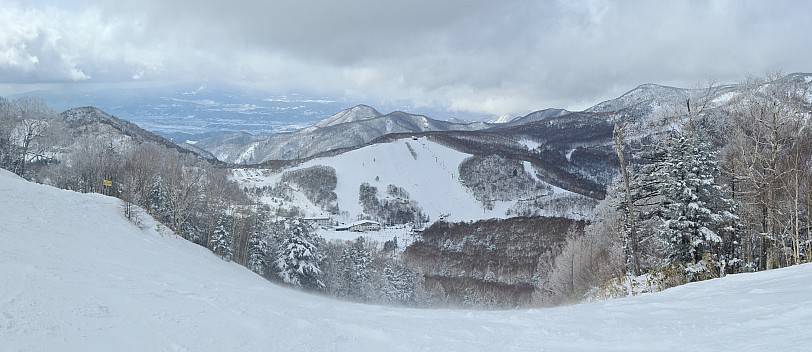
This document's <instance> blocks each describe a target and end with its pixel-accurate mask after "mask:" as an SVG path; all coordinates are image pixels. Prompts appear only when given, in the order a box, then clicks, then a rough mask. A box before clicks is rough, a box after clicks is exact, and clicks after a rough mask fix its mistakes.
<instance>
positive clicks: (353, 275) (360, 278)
mask: <svg viewBox="0 0 812 352" xmlns="http://www.w3.org/2000/svg"><path fill="white" fill-rule="evenodd" d="M370 262H371V259H370V253H369V251H367V249H366V248H365V243H364V238H363V237H358V238H357V239H356V240H355V242H353V244H352V245H351V246H350V247H349V248H347V249H344V252H343V253H342V255H341V258H340V263H341V267H342V279H343V280H342V281H343V282H342V286H343V287H342V288H343V290H340V291H343V292H341V293H342V294H343V295H346V296H350V297H354V298H356V299H359V300H362V301H365V300H368V299H369V295H370V290H371V282H370Z"/></svg>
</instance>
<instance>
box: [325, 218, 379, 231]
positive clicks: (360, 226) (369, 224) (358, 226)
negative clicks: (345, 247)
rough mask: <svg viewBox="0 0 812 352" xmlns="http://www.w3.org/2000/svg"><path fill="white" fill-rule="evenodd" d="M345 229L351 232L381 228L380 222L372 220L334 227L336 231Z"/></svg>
mask: <svg viewBox="0 0 812 352" xmlns="http://www.w3.org/2000/svg"><path fill="white" fill-rule="evenodd" d="M345 229H346V230H349V231H352V232H367V231H379V230H380V229H381V224H379V223H377V222H375V221H372V220H361V221H356V222H354V223H352V224H349V226H346V227H342V228H336V231H342V230H345Z"/></svg>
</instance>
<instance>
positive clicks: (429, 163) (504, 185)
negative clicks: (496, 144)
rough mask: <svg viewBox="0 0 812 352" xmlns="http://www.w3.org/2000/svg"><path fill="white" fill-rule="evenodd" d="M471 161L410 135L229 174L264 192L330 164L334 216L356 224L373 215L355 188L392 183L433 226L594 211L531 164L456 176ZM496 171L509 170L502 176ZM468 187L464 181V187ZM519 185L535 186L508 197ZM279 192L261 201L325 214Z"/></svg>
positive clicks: (297, 194) (381, 190)
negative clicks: (442, 221)
mask: <svg viewBox="0 0 812 352" xmlns="http://www.w3.org/2000/svg"><path fill="white" fill-rule="evenodd" d="M471 157H472V154H468V153H464V152H460V151H457V150H455V149H452V148H450V147H447V146H445V145H443V144H439V143H438V142H437V141H435V140H433V139H432V138H428V137H423V138H416V137H415V138H414V139H412V138H402V139H396V140H394V141H391V142H385V143H377V144H372V145H369V146H366V147H364V148H361V149H357V150H353V151H349V152H346V153H342V154H338V155H335V156H332V157H324V158H316V159H312V160H309V161H307V162H304V163H302V164H300V165H298V166H296V167H292V168H289V169H285V170H283V171H281V172H280V171H273V170H268V169H236V170H235V174H234V175H235V178H236V179H237V180H238V181H240V182H241V184H242V185H243V186H244V187H248V188H254V189H266V190H268V189H272V188H275V187H279V185H281V184H283V183H284V182H281V181H282V178H283V175H284V173H285V172H290V171H294V170H303V169H308V168H312V167H316V166H326V167H329V168H331V169H332V170H334V172H335V176H336V178H337V183H336V186H335V188H334V190H333V192H335V194H336V197H337V199H336V203H335V205H336V206H337V209H338V211H339V212H340V213H341V214H343V215H341V216H336V219H337V220H342V221H353V220H354V219H356V217H357V216H359V215H362V214H364V213H366V214H367V215H374V214H369V212H368V211H366V212H365V209H364V208H363V206H362V204H361V203H360V202H359V191H360V187H361V185H362V184H364V183H367V184H369V185H371V186H374V187H375V188H377V196H378V198H380V199H382V200H385V199H396V198H397V197H395V196H392V195H390V194H387V188H389V185H393V186H395V187H398V188H402V189H403V190H404V191H405V192H406V193H407V194H408V200H411V201H414V202H416V204H417V206H419V207H420V208H421V209H422V212H423V214H425V215H428V217H429V220H430V221H429V222H434V221H435V220H437V219H438V218H440V217H441V215H445V218H447V219H448V220H449V221H471V220H478V219H488V218H504V217H507V216H511V215H516V214H521V213H522V212H526V211H531V210H532V212H533V213H534V214H538V215H548V216H567V217H579V215H577V212H578V211H581V210H584V209H581V208H579V207H577V206H571V207H570V206H567V207H560V206H556V204H557V203H560V202H566V201H572V202H574V203H577V202H578V201H583V202H586V203H588V204H587V205H586V207H587V208H589V207H591V206H594V204H591V203H589V200H588V199H587V198H586V197H583V196H580V195H578V194H575V193H573V192H570V191H567V190H564V189H562V188H559V187H555V186H551V185H550V184H548V183H547V182H545V181H544V180H541V179H539V178H538V176H537V170H536V169H535V167H534V166H533V164H531V163H530V162H521V161H516V160H512V161H511V160H501V163H497V164H483V165H479V166H477V165H473V166H472V167H471V170H470V171H467V172H466V170H467V169H465V168H463V173H462V174H461V171H460V170H461V169H460V167H461V165H463V166H464V165H466V164H467V163H470V162H471V161H474V160H471V159H470V158H471ZM495 165H497V166H495ZM499 167H502V168H505V169H506V170H504V172H500V170H498V168H499ZM508 170H509V171H508ZM513 171H515V175H514V174H513ZM489 178H492V179H489ZM479 180H483V181H484V180H489V181H488V182H487V187H485V186H484V185H481V184H478V183H475V182H480V181H479ZM465 182H468V184H467V186H466V183H465ZM520 182H525V183H528V184H530V185H531V186H528V187H533V190H532V191H530V190H528V191H527V192H524V193H522V194H518V193H511V192H509V191H510V190H511V189H513V188H515V187H517V186H518V185H519V184H520ZM480 186H481V187H482V189H480V188H479V187H480ZM278 193H279V192H276V193H275V194H269V193H267V192H266V193H265V195H264V197H263V201H264V202H265V203H267V204H269V205H271V206H277V207H288V208H289V207H293V206H295V207H298V208H300V209H302V211H303V212H305V214H304V215H305V216H313V215H318V214H323V213H325V209H324V207H320V206H318V205H316V204H313V202H312V201H309V200H308V199H306V198H307V197H305V196H304V195H303V194H302V193H303V187H293V188H292V189H291V193H290V197H288V198H289V199H287V200H285V199H283V198H285V197H281V196H280V194H278ZM337 215H338V214H337Z"/></svg>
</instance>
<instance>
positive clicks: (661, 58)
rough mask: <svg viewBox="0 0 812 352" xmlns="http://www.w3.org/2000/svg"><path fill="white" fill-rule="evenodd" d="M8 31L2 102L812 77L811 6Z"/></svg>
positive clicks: (597, 97) (562, 9)
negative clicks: (137, 89)
mask: <svg viewBox="0 0 812 352" xmlns="http://www.w3.org/2000/svg"><path fill="white" fill-rule="evenodd" d="M0 28H2V30H0V94H14V93H20V92H22V91H25V90H29V89H32V88H38V87H47V86H49V85H54V84H56V85H60V86H64V85H66V84H67V86H73V87H75V86H77V85H78V86H80V87H91V86H99V85H101V84H104V85H105V86H106V87H110V86H113V87H115V86H116V85H118V84H122V85H123V84H133V83H134V82H137V83H139V84H150V83H151V84H164V83H169V82H192V81H203V80H210V81H227V82H232V83H237V84H241V85H246V86H250V87H253V88H258V89H262V90H267V91H268V92H269V93H293V92H313V93H318V94H323V95H326V96H332V97H340V98H347V99H349V100H355V101H359V102H367V103H369V104H371V105H375V104H376V103H377V102H388V101H404V100H405V101H410V102H412V103H413V104H414V105H415V106H426V105H429V106H436V107H442V108H447V109H451V110H455V109H456V110H466V111H474V112H484V113H489V114H495V115H501V114H507V113H511V114H520V113H526V112H530V111H533V110H538V109H543V108H548V107H560V108H568V109H573V110H574V109H583V108H586V107H588V106H591V105H593V104H595V103H598V102H600V101H602V100H605V99H609V98H613V97H617V96H619V95H620V94H622V93H624V92H626V91H628V90H630V89H632V88H634V87H636V86H637V85H640V84H642V83H647V82H652V83H658V84H664V85H673V86H679V87H686V88H691V87H696V86H697V85H698V84H700V83H702V82H707V81H708V80H714V81H718V82H722V83H732V82H737V81H740V80H742V79H744V78H746V77H747V76H748V75H764V74H767V73H771V72H774V71H782V72H786V73H790V72H809V71H812V39H811V38H810V34H812V2H810V1H803V0H802V1H795V0H788V1H774V0H770V1H766V0H765V1H739V0H730V1H700V0H691V1H649V0H640V1H633V0H629V1H608V0H607V1H604V0H592V1H571V0H562V1H521V0H517V1H494V0H482V1H480V0H394V1H389V0H347V1H335V0H320V1H315V0H285V1H282V0H276V1H273V0H271V1H240V0H197V1H174V0H98V1H89V0H40V1H26V0H0Z"/></svg>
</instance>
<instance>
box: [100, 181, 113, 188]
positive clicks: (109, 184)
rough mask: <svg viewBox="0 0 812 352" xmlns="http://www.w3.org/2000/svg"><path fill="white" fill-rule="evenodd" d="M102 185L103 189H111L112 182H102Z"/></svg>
mask: <svg viewBox="0 0 812 352" xmlns="http://www.w3.org/2000/svg"><path fill="white" fill-rule="evenodd" d="M102 185H104V187H113V181H110V180H104V182H102Z"/></svg>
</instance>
